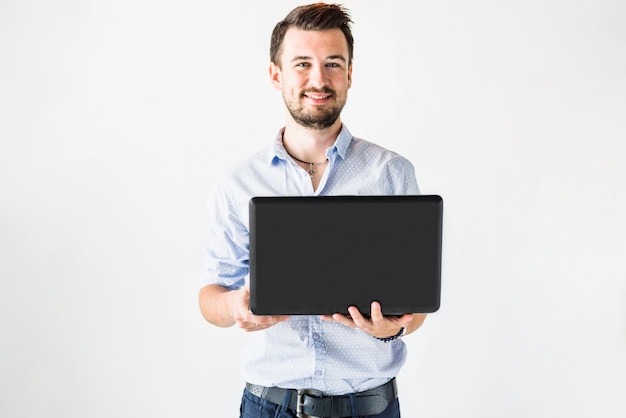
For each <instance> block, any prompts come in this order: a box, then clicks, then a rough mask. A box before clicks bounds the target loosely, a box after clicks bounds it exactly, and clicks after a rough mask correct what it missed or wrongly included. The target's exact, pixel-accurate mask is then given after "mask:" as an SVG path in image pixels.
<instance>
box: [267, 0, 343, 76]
mask: <svg viewBox="0 0 626 418" xmlns="http://www.w3.org/2000/svg"><path fill="white" fill-rule="evenodd" d="M351 23H352V19H351V18H350V14H349V12H348V10H347V9H346V8H345V7H343V6H341V5H339V4H327V3H314V4H309V5H305V6H299V7H296V8H295V9H293V10H292V11H291V12H289V14H288V15H287V16H286V17H285V19H283V20H281V21H280V22H278V23H277V24H276V26H275V27H274V31H273V32H272V39H271V43H270V60H271V62H273V63H274V64H276V65H278V66H280V62H279V54H280V51H281V46H282V43H283V39H284V38H285V33H287V30H288V29H289V28H291V27H296V28H298V29H302V30H312V31H321V30H327V29H341V31H342V32H343V34H344V36H345V37H346V41H347V42H348V64H352V56H353V51H354V38H353V37H352V30H351V28H350V24H351Z"/></svg>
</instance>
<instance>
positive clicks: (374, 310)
mask: <svg viewBox="0 0 626 418" xmlns="http://www.w3.org/2000/svg"><path fill="white" fill-rule="evenodd" d="M370 309H371V318H372V322H373V323H374V324H378V323H381V322H382V321H383V320H384V319H385V317H384V316H383V309H382V307H381V306H380V303H379V302H377V301H374V302H372V304H371V305H370Z"/></svg>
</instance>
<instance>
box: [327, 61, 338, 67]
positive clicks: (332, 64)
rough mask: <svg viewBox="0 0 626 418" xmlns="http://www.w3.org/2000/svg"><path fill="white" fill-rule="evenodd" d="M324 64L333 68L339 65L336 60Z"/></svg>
mask: <svg viewBox="0 0 626 418" xmlns="http://www.w3.org/2000/svg"><path fill="white" fill-rule="evenodd" d="M326 66H327V67H333V68H335V67H339V66H340V65H339V64H338V63H336V62H329V63H328V64H326Z"/></svg>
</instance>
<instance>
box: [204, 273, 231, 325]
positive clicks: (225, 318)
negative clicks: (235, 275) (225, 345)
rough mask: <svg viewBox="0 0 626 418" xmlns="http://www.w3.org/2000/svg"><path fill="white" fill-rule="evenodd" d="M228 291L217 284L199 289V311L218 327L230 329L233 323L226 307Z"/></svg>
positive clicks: (227, 306)
mask: <svg viewBox="0 0 626 418" xmlns="http://www.w3.org/2000/svg"><path fill="white" fill-rule="evenodd" d="M228 292H230V290H228V289H226V288H225V287H223V286H220V285H217V284H210V285H207V286H205V287H203V288H202V289H200V295H199V298H200V311H201V312H202V316H204V318H205V319H206V320H207V321H209V322H210V323H211V324H213V325H217V326H218V327H230V326H232V325H233V324H234V323H235V320H234V319H233V318H232V316H231V314H230V311H229V305H228V301H227V298H228Z"/></svg>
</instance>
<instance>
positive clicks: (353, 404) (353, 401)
mask: <svg viewBox="0 0 626 418" xmlns="http://www.w3.org/2000/svg"><path fill="white" fill-rule="evenodd" d="M348 396H349V397H350V409H351V410H352V411H351V412H352V418H358V416H359V411H357V409H358V408H357V406H356V395H355V394H354V393H350V394H349V395H348Z"/></svg>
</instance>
